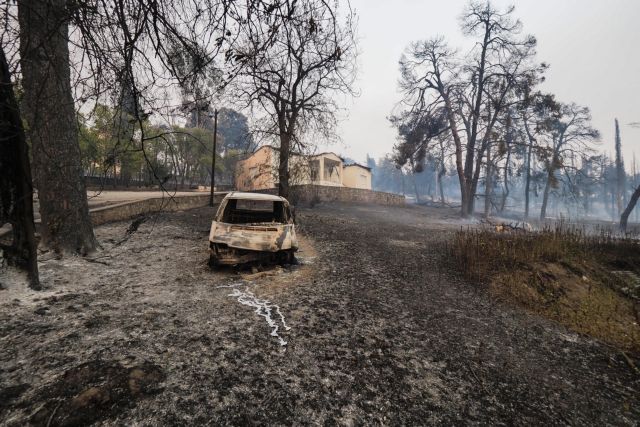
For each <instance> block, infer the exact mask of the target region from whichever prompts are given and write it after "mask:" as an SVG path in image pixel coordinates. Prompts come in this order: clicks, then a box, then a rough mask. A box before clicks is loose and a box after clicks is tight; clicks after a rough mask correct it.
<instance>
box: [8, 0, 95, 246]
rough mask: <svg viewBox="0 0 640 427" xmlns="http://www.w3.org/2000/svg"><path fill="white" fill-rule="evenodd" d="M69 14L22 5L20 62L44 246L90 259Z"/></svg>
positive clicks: (58, 7) (50, 3) (53, 4)
mask: <svg viewBox="0 0 640 427" xmlns="http://www.w3.org/2000/svg"><path fill="white" fill-rule="evenodd" d="M69 13H70V12H69V10H68V9H67V2H66V1H65V0H19V1H18V18H19V22H20V29H21V31H20V63H21V69H22V76H23V80H22V84H23V87H24V94H25V98H24V100H25V113H26V114H25V116H26V119H27V123H28V125H29V132H28V137H29V139H30V141H31V144H32V149H33V166H34V172H35V173H34V176H35V184H36V187H37V189H38V197H39V200H40V216H41V219H42V240H43V243H44V244H46V245H48V246H49V247H51V248H53V249H55V250H57V251H70V252H77V253H81V254H86V253H87V252H90V251H92V250H94V249H95V246H96V240H95V236H94V234H93V228H92V226H91V218H90V217H89V208H88V204H87V192H86V187H85V182H84V177H83V171H82V162H81V154H80V146H79V143H78V129H77V122H76V114H75V106H74V101H73V97H72V93H71V82H70V65H69V46H68V40H69V35H68V32H69V26H68V14H69Z"/></svg>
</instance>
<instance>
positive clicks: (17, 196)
mask: <svg viewBox="0 0 640 427" xmlns="http://www.w3.org/2000/svg"><path fill="white" fill-rule="evenodd" d="M0 141H1V142H0V170H1V171H2V173H1V174H0V225H2V223H3V222H4V221H5V220H6V221H8V222H9V223H10V224H11V227H12V231H13V244H12V245H11V246H10V247H3V252H4V256H5V258H7V260H8V262H9V264H12V265H16V266H18V267H20V268H22V269H24V270H26V271H27V274H28V275H29V286H30V287H31V288H32V289H35V290H40V289H41V286H40V279H39V275H38V252H37V249H38V243H37V241H36V238H35V225H34V222H33V185H32V183H31V167H30V165H29V152H28V150H29V148H28V146H27V141H26V138H25V135H24V129H23V128H22V119H21V117H20V111H19V109H18V103H17V101H16V98H15V95H14V92H13V86H12V84H11V76H10V74H9V67H8V65H7V60H6V58H5V54H4V49H2V48H0Z"/></svg>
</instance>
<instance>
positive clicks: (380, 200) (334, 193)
mask: <svg viewBox="0 0 640 427" xmlns="http://www.w3.org/2000/svg"><path fill="white" fill-rule="evenodd" d="M256 193H268V194H278V190H277V189H276V188H270V189H266V190H258V191H256ZM289 199H290V200H289V201H290V202H291V203H293V204H294V205H295V204H300V203H302V204H313V203H317V202H349V203H372V204H377V205H388V206H404V204H405V199H404V196H403V195H400V194H393V193H384V192H382V191H372V190H364V189H362V188H349V187H332V186H328V185H315V184H306V185H294V186H292V187H291V196H290V197H289Z"/></svg>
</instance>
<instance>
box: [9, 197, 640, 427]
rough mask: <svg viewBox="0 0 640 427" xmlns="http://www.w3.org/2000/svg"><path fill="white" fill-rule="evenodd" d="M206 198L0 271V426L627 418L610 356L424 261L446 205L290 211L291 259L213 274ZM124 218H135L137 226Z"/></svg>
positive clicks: (630, 396)
mask: <svg viewBox="0 0 640 427" xmlns="http://www.w3.org/2000/svg"><path fill="white" fill-rule="evenodd" d="M213 214H214V210H213V209H212V208H201V209H196V210H191V211H185V212H179V213H163V214H159V215H156V216H153V217H150V218H147V219H146V221H144V222H141V223H140V221H138V223H137V224H135V225H134V226H131V222H130V221H129V222H121V223H113V224H109V225H105V226H101V227H98V228H97V230H96V232H97V236H98V238H99V240H100V242H101V244H102V249H101V250H100V251H98V252H97V253H96V254H94V255H92V257H91V258H90V259H86V258H75V257H65V258H63V259H56V257H55V256H54V255H53V254H51V253H43V254H41V255H40V260H41V264H40V271H41V275H42V281H43V283H44V284H45V285H47V286H48V290H46V291H44V292H40V293H36V292H31V291H28V290H26V289H24V287H23V285H21V284H19V283H18V282H19V281H18V280H17V279H16V278H15V277H13V276H11V273H10V272H8V271H7V270H4V271H2V273H0V282H2V285H3V288H4V289H2V290H0V424H2V425H16V426H17V425H24V424H27V423H31V424H35V425H72V424H88V423H97V424H101V425H122V424H138V425H161V424H169V425H171V424H210V425H220V424H252V423H253V424H328V425H334V424H344V425H360V424H387V425H398V424H421V425H424V424H461V423H463V424H476V423H489V422H491V423H504V424H576V425H584V424H591V425H603V424H614V425H634V424H636V423H637V422H638V420H639V419H640V376H639V375H638V374H636V373H635V372H633V371H632V370H631V369H630V367H629V366H628V364H627V362H626V361H625V360H624V358H623V357H622V356H621V355H620V353H619V352H617V351H616V350H614V349H612V348H610V347H607V346H605V345H603V344H601V343H599V342H596V341H594V340H591V339H588V338H585V337H583V336H580V335H576V334H574V333H571V332H569V331H567V330H566V329H565V328H563V327H561V326H559V325H557V324H555V323H553V322H550V321H547V320H544V319H541V318H539V317H536V316H534V315H532V314H527V313H526V312H523V311H522V310H520V309H517V308H512V307H508V306H505V305H501V304H499V303H497V302H495V301H494V300H493V299H492V297H491V295H490V294H489V293H488V292H487V290H486V289H485V287H483V286H481V285H479V284H474V283H465V282H464V281H462V280H460V279H458V278H457V277H456V274H455V273H453V272H449V271H447V270H446V269H445V268H444V267H442V265H444V264H443V262H442V261H443V260H442V256H443V255H442V254H443V253H444V242H445V241H446V239H447V236H448V235H449V233H451V232H452V231H453V230H455V229H457V228H459V227H460V226H461V224H460V222H459V221H457V220H456V219H455V218H456V213H455V212H454V211H452V210H448V209H435V208H423V207H406V208H389V207H380V206H375V207H374V206H352V205H323V206H318V207H316V208H314V209H306V210H299V211H298V218H297V219H298V224H297V227H298V232H299V234H300V236H301V241H302V243H301V249H302V250H301V251H300V252H299V253H298V258H299V260H300V265H297V266H294V267H288V266H285V267H284V268H275V269H272V270H267V271H264V272H258V273H255V272H251V271H240V272H235V271H233V270H222V271H211V270H210V269H209V267H208V266H207V259H208V254H207V235H208V231H209V226H210V221H211V219H212V217H213ZM136 226H137V229H136Z"/></svg>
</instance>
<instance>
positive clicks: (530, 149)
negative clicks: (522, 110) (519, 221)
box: [524, 120, 534, 219]
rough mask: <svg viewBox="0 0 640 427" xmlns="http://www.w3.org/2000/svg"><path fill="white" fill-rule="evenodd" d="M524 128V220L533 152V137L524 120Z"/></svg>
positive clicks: (527, 205)
mask: <svg viewBox="0 0 640 427" xmlns="http://www.w3.org/2000/svg"><path fill="white" fill-rule="evenodd" d="M524 127H525V130H526V132H527V138H528V139H529V144H528V146H527V163H526V166H525V184H524V218H525V219H527V218H529V193H530V188H531V154H532V152H533V141H534V139H533V136H532V135H531V132H529V125H528V124H527V121H526V120H524Z"/></svg>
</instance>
